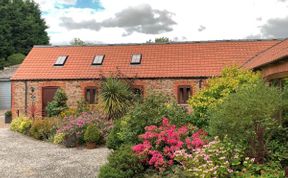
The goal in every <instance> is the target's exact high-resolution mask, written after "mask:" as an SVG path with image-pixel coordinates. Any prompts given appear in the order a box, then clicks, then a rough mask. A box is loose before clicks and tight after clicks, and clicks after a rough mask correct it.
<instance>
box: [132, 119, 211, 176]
mask: <svg viewBox="0 0 288 178" xmlns="http://www.w3.org/2000/svg"><path fill="white" fill-rule="evenodd" d="M145 131H146V132H145V133H144V134H142V135H139V138H140V139H142V140H143V142H142V143H141V144H138V145H135V146H133V147H132V150H133V151H134V152H135V153H136V154H137V155H138V156H139V157H141V158H142V162H143V163H144V164H146V165H148V166H152V167H154V168H156V169H157V170H160V171H162V170H165V169H166V168H167V167H169V166H172V165H173V164H174V157H175V154H174V153H175V152H176V151H178V150H181V149H187V150H189V151H190V152H192V151H193V150H194V149H199V148H201V147H203V145H204V144H205V143H206V141H205V140H203V138H204V137H205V136H206V135H207V133H206V132H204V131H203V130H198V131H197V132H195V133H194V134H192V136H191V137H189V132H188V128H187V127H186V126H182V127H180V128H176V126H175V125H171V124H170V123H169V120H168V119H167V118H163V120H162V125H161V126H160V127H157V126H155V125H151V126H147V127H145Z"/></svg>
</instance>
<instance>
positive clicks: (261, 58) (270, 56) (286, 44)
mask: <svg viewBox="0 0 288 178" xmlns="http://www.w3.org/2000/svg"><path fill="white" fill-rule="evenodd" d="M287 56H288V39H285V40H282V41H280V42H278V43H276V44H275V45H273V46H271V47H270V48H268V49H266V50H264V51H263V52H261V53H259V54H257V55H256V56H254V57H252V58H251V59H250V60H248V61H247V62H246V63H245V64H244V65H243V67H245V68H248V69H253V68H258V67H260V66H263V65H266V64H269V63H272V62H274V61H277V60H279V59H281V58H283V57H287Z"/></svg>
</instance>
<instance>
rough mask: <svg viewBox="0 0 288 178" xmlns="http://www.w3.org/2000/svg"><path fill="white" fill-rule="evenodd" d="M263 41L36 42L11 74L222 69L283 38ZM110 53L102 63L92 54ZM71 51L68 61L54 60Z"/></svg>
mask: <svg viewBox="0 0 288 178" xmlns="http://www.w3.org/2000/svg"><path fill="white" fill-rule="evenodd" d="M278 42H279V41H278V40H263V41H216V42H186V43H171V44H138V45H137V44H127V45H99V46H81V47H79V46H78V47H76V46H70V47H69V46H66V47H65V46H62V47H53V46H52V47H51V46H50V47H34V48H33V49H32V50H31V51H30V53H29V54H28V56H27V57H26V59H25V60H24V62H23V63H22V64H21V66H20V68H19V69H18V70H17V72H16V73H15V75H14V76H13V77H12V80H45V79H97V78H100V76H101V75H108V74H110V73H111V72H116V71H117V70H118V71H120V72H121V73H123V74H124V75H125V76H126V77H135V76H136V77H137V78H177V77H210V76H217V75H219V73H220V71H221V69H222V68H223V67H224V66H229V65H233V64H236V65H242V64H243V63H244V62H245V61H247V60H248V59H250V58H251V57H253V56H254V55H255V54H256V53H258V52H259V51H263V50H265V49H267V48H269V47H271V46H272V45H275V44H276V43H278ZM139 53H141V54H142V60H141V64H140V65H130V61H131V55H132V54H139ZM97 54H105V59H104V61H103V64H102V65H101V66H92V65H91V63H92V60H93V57H94V56H95V55H97ZM60 55H68V56H69V57H68V59H67V61H66V63H65V65H64V66H62V67H59V66H53V64H54V63H55V61H56V59H57V57H58V56H60Z"/></svg>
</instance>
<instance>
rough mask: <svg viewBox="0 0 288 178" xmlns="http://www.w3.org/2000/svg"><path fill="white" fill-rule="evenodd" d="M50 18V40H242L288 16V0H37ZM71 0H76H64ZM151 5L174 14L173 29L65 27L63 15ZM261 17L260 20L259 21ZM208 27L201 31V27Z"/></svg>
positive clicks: (85, 16) (96, 16)
mask: <svg viewBox="0 0 288 178" xmlns="http://www.w3.org/2000/svg"><path fill="white" fill-rule="evenodd" d="M36 1H37V2H40V7H41V10H42V11H45V12H47V13H44V16H43V17H44V18H45V20H46V21H47V24H48V26H49V27H50V28H49V29H48V32H49V35H50V39H51V43H53V44H59V43H68V42H69V41H71V40H72V39H73V38H74V37H78V38H81V39H82V40H84V41H96V42H99V41H102V42H105V43H127V42H146V41H147V40H149V39H154V38H155V37H161V36H166V37H169V38H170V39H178V40H182V39H183V37H184V39H185V40H189V41H190V40H221V39H243V38H246V37H247V36H256V35H258V36H259V34H261V28H259V27H261V26H264V25H265V24H267V22H268V21H269V19H281V18H285V17H286V16H288V11H287V5H288V1H286V2H282V1H279V0H269V1H263V0H241V1H231V0H217V1H215V0H201V1H191V0H177V1H167V0H121V1H115V0H100V3H101V5H102V6H103V8H104V9H103V10H95V9H92V8H91V9H89V8H83V9H80V8H75V7H73V8H72V7H70V8H66V9H61V8H60V9H59V8H56V6H57V4H58V5H59V0H58V1H57V0H36ZM61 1H62V3H63V1H65V2H68V1H69V2H72V1H73V0H61ZM140 4H149V5H150V6H151V7H152V9H157V10H160V11H164V10H166V11H169V12H171V13H173V14H175V15H174V16H173V21H175V22H176V23H177V24H176V25H174V26H173V30H172V31H166V32H164V33H162V34H154V35H153V34H143V33H139V32H134V33H133V34H131V35H129V36H122V35H123V33H125V32H126V31H125V28H119V27H113V28H101V30H99V31H95V30H89V29H74V30H73V29H70V30H69V29H66V28H64V27H62V26H60V24H61V18H63V17H66V18H72V19H73V21H75V22H83V21H92V20H93V21H97V22H102V21H104V20H105V19H109V18H111V17H114V15H115V14H116V13H117V12H121V11H123V10H124V9H127V7H133V6H139V5H140ZM257 19H261V20H257ZM201 26H203V27H205V30H202V31H201V30H200V31H199V27H201Z"/></svg>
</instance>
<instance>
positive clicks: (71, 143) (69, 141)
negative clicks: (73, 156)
mask: <svg viewBox="0 0 288 178" xmlns="http://www.w3.org/2000/svg"><path fill="white" fill-rule="evenodd" d="M63 144H64V145H65V146H66V147H67V148H73V147H76V145H77V137H76V135H75V134H73V135H68V136H66V137H65V139H64V141H63Z"/></svg>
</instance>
